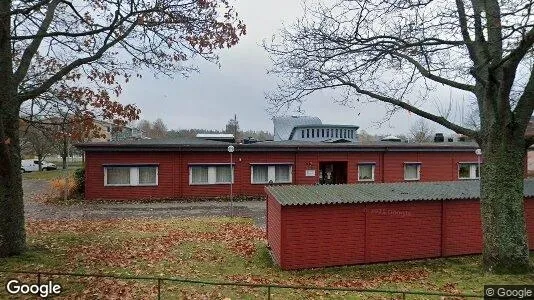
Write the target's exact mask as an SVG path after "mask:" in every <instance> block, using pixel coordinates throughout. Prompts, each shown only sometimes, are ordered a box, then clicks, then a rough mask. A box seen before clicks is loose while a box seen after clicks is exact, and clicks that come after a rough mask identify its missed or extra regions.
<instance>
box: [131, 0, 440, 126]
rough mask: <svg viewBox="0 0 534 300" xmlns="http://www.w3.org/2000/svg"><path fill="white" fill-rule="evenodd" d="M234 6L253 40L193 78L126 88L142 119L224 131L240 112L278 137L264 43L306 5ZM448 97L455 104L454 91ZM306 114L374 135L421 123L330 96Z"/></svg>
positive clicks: (243, 122) (276, 1) (318, 98)
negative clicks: (270, 110) (269, 106)
mask: <svg viewBox="0 0 534 300" xmlns="http://www.w3.org/2000/svg"><path fill="white" fill-rule="evenodd" d="M234 7H235V9H236V10H237V11H238V13H239V15H240V18H241V19H243V20H244V22H245V23H246V25H247V35H246V36H244V37H243V38H242V40H241V41H240V43H239V44H238V45H237V46H236V47H234V48H231V49H228V50H224V51H222V52H220V63H221V67H220V68H218V67H217V66H216V65H214V64H212V63H207V62H202V61H195V64H196V65H197V66H198V67H199V71H200V72H199V73H192V74H191V75H190V76H189V78H183V77H179V76H177V77H176V78H173V79H169V78H167V77H161V76H160V77H159V78H154V77H153V76H152V75H151V74H149V73H147V74H146V75H145V76H144V77H143V78H142V79H135V80H132V81H130V82H129V83H128V84H127V85H125V86H124V93H123V94H122V95H121V98H120V99H121V102H123V103H135V104H137V105H138V107H139V108H140V109H141V110H142V113H141V118H142V119H147V120H152V121H153V120H155V119H156V118H162V119H163V120H164V122H165V123H166V124H167V126H168V128H169V129H182V128H206V129H222V128H224V126H225V124H226V122H227V121H228V120H229V119H230V118H232V117H233V115H234V113H235V114H237V118H238V121H239V124H240V127H241V128H242V129H253V130H268V131H271V132H272V130H273V128H272V121H271V116H270V115H269V114H268V113H267V111H266V108H267V102H266V100H265V98H264V93H265V92H266V91H269V90H271V89H272V88H273V86H274V83H275V82H276V78H273V77H271V76H269V75H267V74H266V73H267V72H266V71H267V69H268V68H269V66H270V61H269V58H268V56H267V54H266V53H265V51H264V50H263V49H262V47H261V44H262V41H263V40H264V39H266V40H270V39H271V37H272V36H273V35H274V34H277V32H278V30H279V29H280V28H281V27H282V26H283V24H284V23H285V24H291V23H292V22H294V21H295V20H296V18H298V17H299V16H301V15H302V13H303V10H302V6H301V1H300V0H270V1H251V0H235V1H234ZM444 95H446V96H444V97H446V98H449V99H450V96H449V94H448V92H447V93H444ZM446 100H448V99H446ZM303 109H304V112H305V114H306V115H313V116H318V117H319V118H321V120H322V121H323V123H332V124H354V125H358V126H360V130H365V131H367V132H371V133H382V134H385V133H388V134H389V133H406V132H407V131H408V130H409V128H410V126H411V124H412V123H413V122H415V121H416V120H417V116H415V115H413V114H408V113H407V112H404V111H401V112H398V113H396V114H395V115H394V116H393V117H392V118H391V119H390V120H389V121H388V122H385V123H383V124H382V125H380V126H379V125H378V124H377V122H379V121H381V120H383V117H384V114H385V112H386V109H385V107H384V105H383V104H380V103H368V104H362V105H360V106H358V107H356V108H354V109H351V108H347V107H343V106H340V105H337V104H334V103H333V102H332V93H329V92H328V91H323V92H321V93H318V94H315V95H313V96H311V97H310V98H309V99H308V101H307V102H306V103H305V104H304V106H303ZM430 109H431V110H433V108H432V107H430ZM288 114H291V113H290V112H289V113H288ZM433 126H434V128H435V129H436V130H438V131H442V132H447V131H446V130H444V129H441V128H439V127H438V126H437V125H435V124H434V125H433Z"/></svg>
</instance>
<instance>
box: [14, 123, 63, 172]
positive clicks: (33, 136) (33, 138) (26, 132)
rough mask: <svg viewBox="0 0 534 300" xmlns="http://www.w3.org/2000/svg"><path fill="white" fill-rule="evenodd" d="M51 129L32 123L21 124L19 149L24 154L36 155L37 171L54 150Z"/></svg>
mask: <svg viewBox="0 0 534 300" xmlns="http://www.w3.org/2000/svg"><path fill="white" fill-rule="evenodd" d="M50 133H51V130H42V128H37V127H35V126H32V125H28V124H26V123H23V124H22V125H21V143H20V146H21V150H22V153H23V154H24V155H28V156H31V157H34V156H36V157H37V160H38V161H39V171H41V170H42V162H43V160H44V159H45V158H46V157H47V156H48V155H50V154H53V153H55V152H56V150H57V148H56V147H55V143H54V140H53V138H52V136H50Z"/></svg>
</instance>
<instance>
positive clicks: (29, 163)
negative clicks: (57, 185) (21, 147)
mask: <svg viewBox="0 0 534 300" xmlns="http://www.w3.org/2000/svg"><path fill="white" fill-rule="evenodd" d="M41 169H42V170H43V171H50V170H56V169H57V166H56V165H55V164H53V163H49V162H46V161H42V162H41ZM20 171H21V172H22V173H25V172H33V171H39V161H38V160H34V159H24V160H22V161H21V166H20Z"/></svg>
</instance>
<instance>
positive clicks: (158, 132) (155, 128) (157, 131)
mask: <svg viewBox="0 0 534 300" xmlns="http://www.w3.org/2000/svg"><path fill="white" fill-rule="evenodd" d="M166 136H167V125H165V123H164V122H163V120H162V119H160V118H158V119H156V121H154V123H152V128H151V133H150V137H152V138H164V137H166Z"/></svg>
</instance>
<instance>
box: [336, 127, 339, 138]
mask: <svg viewBox="0 0 534 300" xmlns="http://www.w3.org/2000/svg"><path fill="white" fill-rule="evenodd" d="M336 137H339V129H336Z"/></svg>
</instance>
